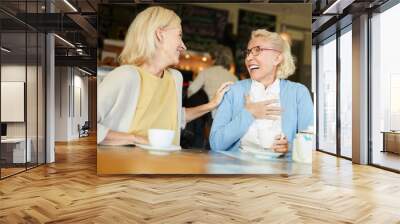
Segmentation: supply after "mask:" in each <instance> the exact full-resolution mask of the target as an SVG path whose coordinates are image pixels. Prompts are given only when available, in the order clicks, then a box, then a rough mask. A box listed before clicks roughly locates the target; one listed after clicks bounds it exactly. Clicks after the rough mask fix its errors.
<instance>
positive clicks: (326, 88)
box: [318, 38, 336, 153]
mask: <svg viewBox="0 0 400 224" xmlns="http://www.w3.org/2000/svg"><path fill="white" fill-rule="evenodd" d="M318 66H319V67H318V91H319V93H318V116H319V117H318V119H319V122H318V146H319V149H320V150H323V151H327V152H331V153H336V40H335V38H333V40H332V41H330V42H328V43H326V44H323V45H320V46H319V48H318Z"/></svg>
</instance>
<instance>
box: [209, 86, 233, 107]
mask: <svg viewBox="0 0 400 224" xmlns="http://www.w3.org/2000/svg"><path fill="white" fill-rule="evenodd" d="M232 84H233V82H225V83H223V84H222V85H221V86H220V87H219V88H218V90H217V92H216V93H215V95H214V98H212V100H211V101H210V106H211V110H213V109H215V108H216V107H218V105H219V104H220V103H221V101H222V99H223V98H224V95H225V93H226V92H227V91H228V90H229V89H230V87H231V85H232Z"/></svg>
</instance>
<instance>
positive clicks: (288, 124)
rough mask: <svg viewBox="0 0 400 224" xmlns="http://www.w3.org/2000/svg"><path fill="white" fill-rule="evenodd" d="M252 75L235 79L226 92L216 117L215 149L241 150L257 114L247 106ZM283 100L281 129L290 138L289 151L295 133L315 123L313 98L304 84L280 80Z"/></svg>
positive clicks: (213, 140) (213, 144) (211, 137)
mask: <svg viewBox="0 0 400 224" xmlns="http://www.w3.org/2000/svg"><path fill="white" fill-rule="evenodd" d="M250 86H251V79H246V80H242V81H239V82H236V83H235V84H234V85H232V86H231V88H230V90H229V91H228V92H227V93H226V94H225V96H224V98H223V100H222V102H221V104H220V106H219V107H218V110H217V113H216V116H215V118H214V121H213V124H212V127H211V134H210V145H211V149H212V150H215V151H227V150H238V149H239V144H240V139H241V138H242V137H243V136H244V135H245V134H246V132H247V130H248V128H249V127H250V125H251V124H252V123H253V121H254V120H255V118H254V117H253V115H252V114H251V113H250V112H248V111H247V110H246V109H245V96H246V95H248V93H249V91H250ZM280 104H281V107H282V109H283V114H282V130H283V133H284V134H285V135H286V137H287V139H288V141H289V151H291V148H292V147H291V145H292V142H293V140H294V138H295V136H296V133H297V132H298V131H301V130H305V129H307V128H308V126H310V125H312V124H313V121H314V114H313V102H312V100H311V96H310V93H309V91H308V89H307V87H305V86H304V85H302V84H300V83H296V82H291V81H288V80H284V79H281V80H280Z"/></svg>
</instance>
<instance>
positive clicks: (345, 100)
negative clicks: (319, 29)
mask: <svg viewBox="0 0 400 224" xmlns="http://www.w3.org/2000/svg"><path fill="white" fill-rule="evenodd" d="M351 42H352V36H351V30H350V31H349V32H347V33H345V34H343V35H341V36H340V123H341V124H340V127H341V133H340V135H341V136H340V144H341V146H340V150H341V151H340V153H341V155H343V156H346V157H349V158H351V156H352V150H351V141H352V138H351V136H352V128H351V127H352V126H351V124H352V74H353V73H352V66H351V65H352V49H351V48H352V44H351Z"/></svg>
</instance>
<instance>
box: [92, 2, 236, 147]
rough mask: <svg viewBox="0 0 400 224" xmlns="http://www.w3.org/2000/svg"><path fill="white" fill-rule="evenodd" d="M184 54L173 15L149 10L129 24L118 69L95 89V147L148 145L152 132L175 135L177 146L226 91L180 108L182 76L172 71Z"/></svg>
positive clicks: (178, 26) (169, 11)
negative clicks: (192, 123) (186, 129)
mask: <svg viewBox="0 0 400 224" xmlns="http://www.w3.org/2000/svg"><path fill="white" fill-rule="evenodd" d="M185 50H186V46H185V44H184V43H183V42H182V27H181V20H180V18H179V17H178V16H177V15H176V14H175V13H174V12H173V11H171V10H168V9H165V8H162V7H149V8H147V9H145V10H144V11H142V12H140V13H139V14H138V15H137V16H136V18H135V19H134V21H133V22H132V23H131V25H130V27H129V29H128V32H127V35H126V38H125V46H124V48H123V50H122V52H121V55H120V58H119V59H120V64H121V66H119V67H117V68H115V69H114V70H113V71H111V72H110V73H109V74H108V75H107V76H106V77H105V78H104V80H103V81H102V82H101V84H100V85H99V86H98V106H97V109H98V111H97V123H98V134H97V142H98V143H99V144H107V145H126V144H136V143H140V144H148V139H147V131H148V130H149V129H151V128H160V129H171V130H175V133H176V134H175V139H174V141H173V143H174V144H175V145H179V139H180V129H181V127H183V126H184V125H185V122H188V121H191V120H193V119H195V118H197V117H200V116H202V115H203V114H205V113H207V112H209V111H211V110H213V109H214V108H216V107H217V106H218V105H219V103H220V102H221V99H222V97H223V96H224V94H225V92H226V91H227V90H228V88H229V84H224V85H222V86H221V87H220V89H219V90H218V91H217V93H216V95H215V97H214V98H213V99H212V100H211V101H210V102H209V103H208V104H204V105H201V106H198V107H194V108H182V104H181V102H182V99H181V98H182V75H181V74H180V73H179V72H178V71H177V70H174V69H171V68H169V67H170V66H173V65H176V64H178V63H179V56H180V54H181V53H182V52H183V51H185Z"/></svg>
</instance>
